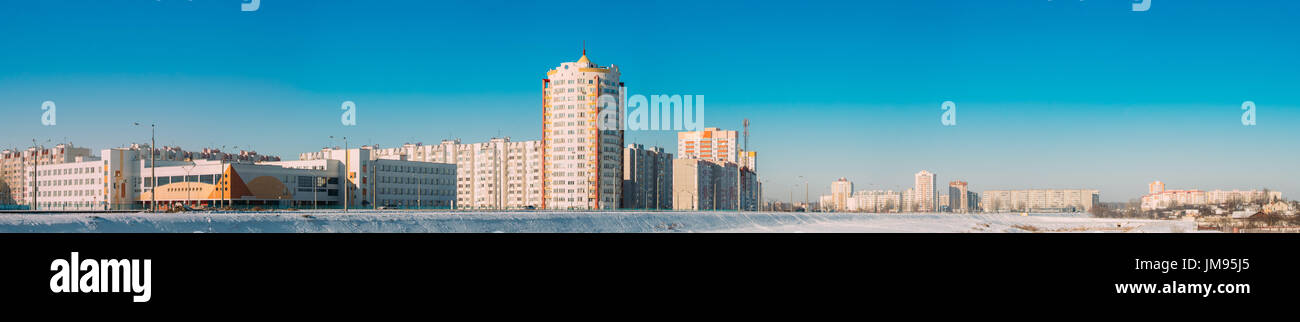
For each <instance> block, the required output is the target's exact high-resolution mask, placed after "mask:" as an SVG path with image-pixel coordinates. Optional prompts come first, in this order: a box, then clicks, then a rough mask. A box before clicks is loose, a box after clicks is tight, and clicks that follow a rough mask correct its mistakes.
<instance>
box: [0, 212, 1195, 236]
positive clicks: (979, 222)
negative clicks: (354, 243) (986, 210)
mask: <svg viewBox="0 0 1300 322" xmlns="http://www.w3.org/2000/svg"><path fill="white" fill-rule="evenodd" d="M1195 231H1196V229H1195V226H1194V223H1189V222H1180V221H1159V220H1126V219H1098V218H1089V217H1086V216H1084V215H1077V214H1044V215H1031V216H1020V215H1014V214H827V213H762V212H623V211H620V212H545V211H536V212H455V211H423V212H413V211H365V210H363V211H353V212H346V213H345V212H342V211H283V212H259V213H248V212H201V213H181V214H147V213H137V214H60V215H49V214H0V232H4V233H21V232H106V233H135V232H164V233H193V232H204V233H206V232H236V233H316V232H325V233H333V232H378V233H406V232H416V233H426V232H428V233H441V232H468V233H486V232H524V233H551V232H559V233H567V232H592V233H632V232H636V233H639V232H873V233H874V232H885V233H888V232H927V233H928V232H936V233H948V232H1195Z"/></svg>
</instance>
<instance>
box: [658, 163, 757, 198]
mask: <svg viewBox="0 0 1300 322" xmlns="http://www.w3.org/2000/svg"><path fill="white" fill-rule="evenodd" d="M761 189H762V187H761V186H760V184H759V183H758V175H757V174H755V173H754V172H753V171H750V170H749V169H747V168H743V167H741V166H740V165H738V164H736V163H733V162H721V161H712V160H701V159H683V158H678V159H673V209H677V210H738V209H739V210H758V204H759V202H758V200H759V199H758V198H759V191H760V190H761Z"/></svg>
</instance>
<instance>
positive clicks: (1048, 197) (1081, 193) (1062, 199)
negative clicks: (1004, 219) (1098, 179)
mask: <svg viewBox="0 0 1300 322" xmlns="http://www.w3.org/2000/svg"><path fill="white" fill-rule="evenodd" d="M981 199H982V200H981V202H982V203H983V207H982V208H983V209H984V211H986V212H1008V211H1034V212H1078V211H1082V212H1087V211H1089V210H1092V207H1093V206H1095V205H1096V204H1098V203H1100V202H1101V194H1100V193H1098V192H1097V190H1091V189H1028V190H988V191H985V192H984V194H983V196H982V197H981Z"/></svg>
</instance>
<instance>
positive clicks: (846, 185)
mask: <svg viewBox="0 0 1300 322" xmlns="http://www.w3.org/2000/svg"><path fill="white" fill-rule="evenodd" d="M851 196H853V182H852V181H849V179H845V178H840V179H839V180H835V181H834V182H831V198H832V200H831V204H830V205H831V207H832V208H833V209H835V210H836V211H849V197H851ZM854 208H856V207H854Z"/></svg>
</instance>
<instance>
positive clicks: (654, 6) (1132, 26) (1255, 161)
mask: <svg viewBox="0 0 1300 322" xmlns="http://www.w3.org/2000/svg"><path fill="white" fill-rule="evenodd" d="M1152 1H1153V3H1152V7H1151V9H1150V10H1149V11H1146V12H1133V11H1131V10H1130V8H1131V5H1130V3H1131V2H1130V1H1126V0H1088V1H1069V0H1057V1H1048V0H989V1H930V0H911V1H843V2H821V1H736V2H724V1H682V2H676V1H610V2H583V1H539V2H525V1H284V0H262V1H261V7H260V9H259V10H258V11H255V12H241V11H240V10H239V4H238V3H239V1H238V0H224V1H207V0H195V1H185V0H160V1H155V0H113V1H58V0H44V1H11V2H7V3H6V4H5V7H6V8H5V9H4V10H0V111H3V112H4V113H3V114H0V115H3V117H2V118H0V147H5V148H7V147H25V146H29V145H30V144H31V140H32V139H33V138H36V139H39V140H41V141H45V140H53V141H63V140H65V138H66V140H68V141H72V142H73V143H75V144H77V145H81V146H88V147H92V148H95V149H99V148H104V147H110V146H120V145H125V144H128V143H130V142H142V141H145V140H147V139H148V135H149V134H148V129H147V128H139V127H132V126H131V123H132V122H137V121H139V122H150V121H157V122H158V123H159V128H158V132H159V137H160V139H159V143H160V144H167V145H180V146H182V147H184V148H187V149H197V148H201V147H205V146H216V147H220V146H223V145H224V146H227V147H231V146H239V147H240V149H249V148H252V149H256V150H257V151H258V152H260V153H264V154H276V155H280V156H282V157H285V158H287V159H295V158H296V157H297V154H298V153H300V152H306V151H312V150H316V149H319V148H321V147H323V146H326V145H330V144H331V143H330V141H329V139H328V137H329V136H330V135H334V136H348V137H349V138H351V140H350V142H351V143H353V144H380V145H382V146H394V145H400V144H402V143H404V142H416V141H420V142H425V143H437V142H438V141H440V140H442V139H445V138H462V139H463V140H464V141H466V142H478V141H483V140H486V139H488V138H490V137H495V136H509V137H511V138H512V139H515V140H526V139H527V140H531V139H539V138H540V132H541V97H540V96H541V92H540V86H541V79H542V78H544V77H545V73H546V71H547V70H548V69H551V68H554V67H556V66H558V65H559V64H560V63H562V62H566V61H574V60H576V59H577V58H578V56H579V55H580V54H581V50H582V44H583V42H584V41H585V42H586V44H587V45H586V48H587V50H588V53H589V56H590V57H591V59H592V60H593V61H594V62H595V63H597V64H600V65H608V64H617V65H619V66H620V68H622V71H623V78H622V80H623V81H624V82H625V83H627V84H628V86H629V90H630V92H632V93H639V94H692V95H704V96H705V97H706V98H707V101H706V105H705V106H706V107H705V109H706V113H705V114H706V121H707V125H708V126H712V127H722V128H728V129H737V130H739V128H740V124H741V120H742V119H743V118H749V119H750V120H751V122H752V126H751V139H752V142H751V143H750V146H751V147H752V148H753V149H754V150H756V151H759V153H760V159H759V162H760V164H759V173H760V175H761V176H762V177H763V180H764V181H768V182H769V183H768V184H767V196H768V197H775V198H779V199H782V200H784V199H786V198H787V196H788V194H787V192H788V191H789V190H790V189H791V187H792V185H794V184H795V183H796V182H797V183H798V184H802V179H798V178H797V177H798V176H805V177H806V178H807V179H808V180H809V182H810V183H811V184H812V187H811V188H812V189H811V193H812V195H813V198H814V199H815V198H816V196H817V195H820V194H825V193H827V192H828V191H829V186H830V182H831V181H832V180H834V179H836V178H839V177H847V178H849V179H850V180H852V181H854V182H855V183H856V189H858V190H863V189H903V188H906V187H908V186H910V185H911V181H912V174H914V173H916V172H917V171H920V170H922V169H926V170H930V171H932V172H935V173H937V174H938V175H939V180H940V181H941V182H947V181H949V180H965V181H968V182H970V185H971V188H972V189H973V190H976V191H984V190H989V189H1018V188H1094V189H1099V190H1101V194H1102V200H1104V201H1125V200H1128V199H1131V198H1137V197H1139V196H1140V195H1141V194H1142V193H1145V190H1146V183H1147V182H1149V181H1152V180H1157V179H1159V180H1163V181H1165V182H1166V183H1167V184H1168V186H1169V188H1171V189H1179V188H1199V189H1205V190H1210V189H1219V188H1226V189H1233V188H1238V189H1247V188H1260V187H1268V188H1272V189H1275V190H1281V191H1283V193H1284V194H1285V195H1286V196H1287V197H1289V198H1296V197H1298V196H1300V180H1298V179H1300V162H1297V160H1298V159H1300V152H1297V147H1298V146H1300V144H1298V143H1297V138H1298V137H1300V132H1298V130H1297V128H1298V127H1300V62H1297V58H1300V37H1298V36H1297V35H1298V34H1300V33H1298V31H1300V3H1298V2H1296V1H1281V0H1279V1H1223V0H1215V1H1201V0H1180V1H1166V0H1152ZM46 100H51V101H54V102H55V103H56V105H57V110H58V118H57V125H55V126H42V125H41V123H40V117H41V114H42V111H41V109H40V106H41V102H43V101H46ZM345 100H351V101H354V102H356V105H357V109H358V118H357V120H358V124H357V126H354V127H345V126H343V125H342V124H341V123H340V122H339V115H340V113H341V111H340V110H339V105H340V104H341V102H343V101H345ZM947 100H951V101H954V102H956V104H957V106H958V114H957V115H958V118H957V120H958V123H957V125H956V126H951V127H945V126H942V124H940V115H941V113H942V111H941V110H940V104H941V102H943V101H947ZM1244 101H1254V102H1255V103H1256V104H1257V125H1256V126H1251V127H1247V126H1242V125H1241V121H1240V118H1241V114H1242V110H1241V109H1240V107H1241V105H1242V102H1244ZM675 140H676V135H675V134H674V133H671V132H657V133H646V132H629V134H628V141H629V142H636V143H643V144H648V145H661V146H665V147H667V148H668V149H669V150H676V144H675ZM803 190H804V189H803V187H801V186H800V187H798V188H795V191H798V194H802V192H803ZM796 199H799V200H802V196H798V197H796Z"/></svg>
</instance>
